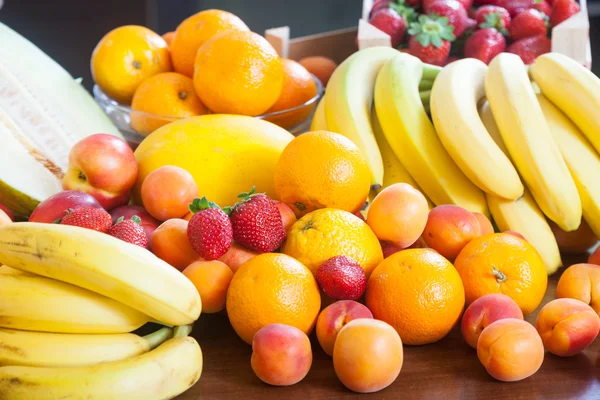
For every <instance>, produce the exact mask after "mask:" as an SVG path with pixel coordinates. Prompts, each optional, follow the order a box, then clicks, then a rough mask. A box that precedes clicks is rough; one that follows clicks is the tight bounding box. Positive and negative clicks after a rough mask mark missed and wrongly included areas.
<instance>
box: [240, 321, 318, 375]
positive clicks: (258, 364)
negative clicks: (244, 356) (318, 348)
mask: <svg viewBox="0 0 600 400" xmlns="http://www.w3.org/2000/svg"><path fill="white" fill-rule="evenodd" d="M312 359H313V357H312V350H311V347H310V340H309V339H308V336H306V334H305V333H304V332H302V331H301V330H300V329H298V328H295V327H293V326H289V325H284V324H271V325H267V326H265V327H263V328H261V329H260V330H259V331H258V332H256V335H254V338H253V339H252V358H251V361H250V362H251V364H252V370H253V371H254V373H255V374H256V376H258V377H259V378H260V380H261V381H263V382H265V383H268V384H269V385H274V386H290V385H294V384H296V383H298V382H300V381H301V380H302V379H304V377H305V376H306V374H308V371H309V370H310V367H311V365H312Z"/></svg>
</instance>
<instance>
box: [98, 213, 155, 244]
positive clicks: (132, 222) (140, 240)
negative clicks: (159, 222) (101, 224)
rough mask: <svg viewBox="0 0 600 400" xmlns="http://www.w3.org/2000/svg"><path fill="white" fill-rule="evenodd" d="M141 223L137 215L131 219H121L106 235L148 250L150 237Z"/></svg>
mask: <svg viewBox="0 0 600 400" xmlns="http://www.w3.org/2000/svg"><path fill="white" fill-rule="evenodd" d="M140 222H142V220H141V219H140V217H138V216H137V215H134V216H133V217H131V219H123V217H120V218H119V219H118V220H117V223H116V224H114V225H113V226H112V227H111V228H110V229H109V230H108V231H106V233H108V234H109V235H110V236H114V237H116V238H117V239H121V240H124V241H125V242H127V243H131V244H137V245H138V246H140V247H143V248H146V247H147V246H148V236H147V235H146V231H144V228H142V226H141V225H140Z"/></svg>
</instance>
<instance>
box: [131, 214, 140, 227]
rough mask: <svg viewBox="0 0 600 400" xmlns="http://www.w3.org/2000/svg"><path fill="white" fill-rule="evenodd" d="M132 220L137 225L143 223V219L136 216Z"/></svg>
mask: <svg viewBox="0 0 600 400" xmlns="http://www.w3.org/2000/svg"><path fill="white" fill-rule="evenodd" d="M131 220H132V221H133V222H135V223H136V224H137V225H139V224H141V223H142V219H141V218H140V217H138V216H137V215H134V216H133V217H131Z"/></svg>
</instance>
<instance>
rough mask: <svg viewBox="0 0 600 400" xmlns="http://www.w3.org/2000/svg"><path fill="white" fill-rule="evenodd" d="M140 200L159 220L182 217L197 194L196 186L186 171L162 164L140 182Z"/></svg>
mask: <svg viewBox="0 0 600 400" xmlns="http://www.w3.org/2000/svg"><path fill="white" fill-rule="evenodd" d="M141 193H142V202H143V203H144V207H145V208H146V210H148V212H149V213H150V215H152V216H153V217H154V218H156V219H158V220H159V221H166V220H168V219H171V218H182V217H183V216H185V215H186V214H187V213H188V212H189V208H188V206H189V204H190V203H191V202H192V201H193V200H194V198H196V197H197V196H198V186H196V182H195V181H194V177H193V176H192V174H190V173H189V172H188V171H186V170H185V169H183V168H180V167H177V166H175V165H164V166H162V167H160V168H157V169H155V170H154V171H152V172H150V173H149V174H148V176H147V177H146V179H144V182H143V183H142V190H141Z"/></svg>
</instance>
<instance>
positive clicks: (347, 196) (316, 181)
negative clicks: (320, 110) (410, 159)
mask: <svg viewBox="0 0 600 400" xmlns="http://www.w3.org/2000/svg"><path fill="white" fill-rule="evenodd" d="M370 183H371V173H370V171H369V166H368V164H367V161H366V160H365V158H364V157H363V154H361V151H360V149H359V148H358V147H357V146H356V145H355V144H354V143H352V141H351V140H350V139H348V138H346V137H344V136H342V135H340V134H337V133H333V132H328V131H316V132H309V133H305V134H302V135H300V136H298V137H296V138H295V139H294V140H292V141H291V142H290V143H289V144H288V145H287V146H286V147H285V149H284V150H283V152H282V153H281V156H280V157H279V161H278V162H277V166H276V168H275V193H276V194H277V197H278V198H279V200H281V201H283V202H284V203H286V204H287V205H288V206H289V207H290V208H291V209H292V210H293V211H294V213H295V214H296V215H297V216H299V217H301V216H303V215H305V214H307V213H309V212H311V211H314V210H317V209H320V208H327V207H329V208H337V209H340V210H344V211H348V212H351V213H354V212H356V211H358V210H360V208H361V207H362V206H363V205H364V204H365V201H366V200H367V196H368V195H369V188H370Z"/></svg>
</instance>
